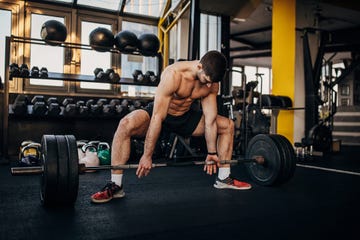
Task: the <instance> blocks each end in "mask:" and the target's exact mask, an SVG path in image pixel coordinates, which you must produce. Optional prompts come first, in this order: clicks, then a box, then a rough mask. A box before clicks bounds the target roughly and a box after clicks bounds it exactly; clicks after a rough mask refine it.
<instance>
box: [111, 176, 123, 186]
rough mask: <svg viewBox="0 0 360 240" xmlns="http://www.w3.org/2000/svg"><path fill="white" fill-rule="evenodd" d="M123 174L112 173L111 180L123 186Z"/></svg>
mask: <svg viewBox="0 0 360 240" xmlns="http://www.w3.org/2000/svg"><path fill="white" fill-rule="evenodd" d="M122 178H123V174H114V173H112V174H111V181H112V182H114V183H115V184H116V185H118V186H120V187H121V184H122Z"/></svg>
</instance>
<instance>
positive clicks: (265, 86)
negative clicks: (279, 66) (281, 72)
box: [257, 67, 271, 94]
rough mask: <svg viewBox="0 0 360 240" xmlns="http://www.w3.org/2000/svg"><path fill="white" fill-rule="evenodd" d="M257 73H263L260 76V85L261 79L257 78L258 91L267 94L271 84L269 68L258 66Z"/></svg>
mask: <svg viewBox="0 0 360 240" xmlns="http://www.w3.org/2000/svg"><path fill="white" fill-rule="evenodd" d="M258 73H262V74H264V75H263V76H262V85H261V79H260V78H258V81H259V84H258V88H257V89H258V91H259V92H260V91H261V92H262V93H263V94H269V93H270V86H271V79H270V69H269V68H263V67H259V68H258Z"/></svg>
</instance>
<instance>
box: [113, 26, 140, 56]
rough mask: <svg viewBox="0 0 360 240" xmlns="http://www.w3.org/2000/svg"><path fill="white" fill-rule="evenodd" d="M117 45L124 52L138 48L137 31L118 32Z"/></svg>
mask: <svg viewBox="0 0 360 240" xmlns="http://www.w3.org/2000/svg"><path fill="white" fill-rule="evenodd" d="M115 46H116V47H117V49H119V51H120V52H122V53H133V52H134V51H136V50H137V49H138V46H139V40H138V38H137V36H136V35H135V33H133V32H130V31H127V30H124V31H121V32H119V33H118V34H116V36H115Z"/></svg>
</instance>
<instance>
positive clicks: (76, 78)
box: [2, 35, 163, 158]
mask: <svg viewBox="0 0 360 240" xmlns="http://www.w3.org/2000/svg"><path fill="white" fill-rule="evenodd" d="M12 43H24V44H38V45H48V44H47V43H46V42H45V41H44V40H42V39H36V38H26V37H18V36H13V35H12V36H7V37H6V39H5V70H4V74H5V75H4V83H3V88H4V93H3V107H2V113H3V114H2V118H3V126H2V140H3V142H2V143H3V144H2V155H3V157H4V158H6V157H8V141H9V135H8V134H9V130H8V127H9V82H8V81H11V80H12V78H10V73H9V66H10V65H9V64H10V50H11V44H12ZM55 43H58V46H56V47H63V48H76V49H84V50H92V51H95V50H93V49H92V48H91V46H90V45H86V44H77V43H70V42H55ZM109 52H111V53H115V54H122V53H121V52H120V51H119V50H117V49H116V48H112V49H110V50H109ZM131 54H132V55H141V54H140V53H139V52H133V53H131ZM154 57H156V58H157V60H158V69H157V74H156V76H158V78H159V77H160V73H161V70H162V65H163V59H162V55H161V54H160V53H157V54H156V55H155V56H154ZM26 78H36V79H47V80H48V79H52V80H63V81H71V82H94V83H95V82H99V83H110V84H115V85H139V86H156V85H154V84H150V83H139V82H135V81H134V80H133V79H132V78H122V77H120V80H119V81H118V82H116V83H114V82H110V81H100V80H99V79H96V78H95V76H94V75H81V74H67V73H57V72H48V77H46V78H40V77H32V76H29V77H26Z"/></svg>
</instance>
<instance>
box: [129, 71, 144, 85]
mask: <svg viewBox="0 0 360 240" xmlns="http://www.w3.org/2000/svg"><path fill="white" fill-rule="evenodd" d="M132 75H133V79H134V82H138V83H146V78H145V75H144V74H143V73H142V71H141V70H138V69H136V70H134V72H133V73H132Z"/></svg>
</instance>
